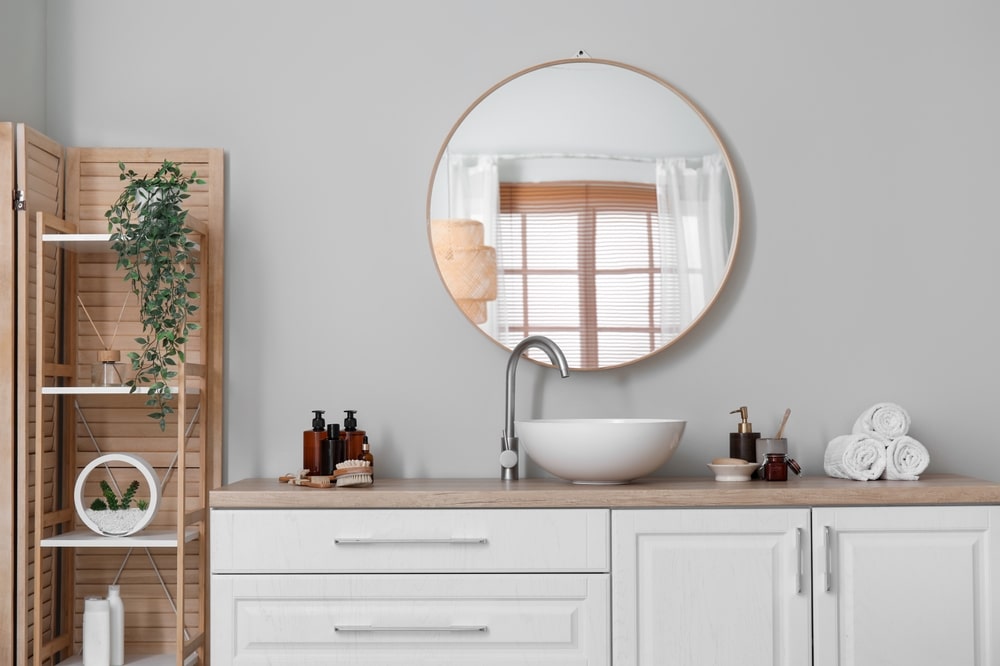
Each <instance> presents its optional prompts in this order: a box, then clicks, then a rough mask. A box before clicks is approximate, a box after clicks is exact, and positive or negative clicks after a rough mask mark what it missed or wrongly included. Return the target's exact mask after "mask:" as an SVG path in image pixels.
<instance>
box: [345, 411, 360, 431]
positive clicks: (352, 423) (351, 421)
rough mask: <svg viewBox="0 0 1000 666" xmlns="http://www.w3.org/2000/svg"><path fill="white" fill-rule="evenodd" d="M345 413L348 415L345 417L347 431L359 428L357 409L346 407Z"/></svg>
mask: <svg viewBox="0 0 1000 666" xmlns="http://www.w3.org/2000/svg"><path fill="white" fill-rule="evenodd" d="M344 413H345V414H347V416H346V417H345V418H344V430H346V431H347V432H353V431H355V430H357V429H358V420H357V419H356V418H354V415H355V414H357V413H358V410H356V409H345V410H344Z"/></svg>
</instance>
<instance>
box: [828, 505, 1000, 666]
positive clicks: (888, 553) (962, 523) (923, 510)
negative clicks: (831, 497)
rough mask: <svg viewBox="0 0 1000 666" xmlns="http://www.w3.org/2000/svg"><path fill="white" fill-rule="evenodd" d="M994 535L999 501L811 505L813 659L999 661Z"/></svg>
mask: <svg viewBox="0 0 1000 666" xmlns="http://www.w3.org/2000/svg"><path fill="white" fill-rule="evenodd" d="M998 542H1000V507H998V506H948V507H932V506H924V507H864V508H817V509H813V566H812V569H813V577H814V583H813V626H814V631H815V638H814V640H815V660H814V662H813V663H814V664H815V666H846V665H848V664H850V665H852V666H881V665H882V664H906V665H907V666H939V665H941V664H948V666H994V665H996V664H998V663H1000V543H998Z"/></svg>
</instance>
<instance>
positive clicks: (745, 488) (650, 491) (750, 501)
mask: <svg viewBox="0 0 1000 666" xmlns="http://www.w3.org/2000/svg"><path fill="white" fill-rule="evenodd" d="M919 504H1000V484H998V483H993V482H990V481H982V480H979V479H972V478H969V477H964V476H954V475H945V474H929V475H926V476H925V477H923V478H921V479H920V480H919V481H847V480H844V479H833V478H830V477H826V476H814V477H810V476H806V477H802V478H795V477H793V478H791V479H789V480H788V481H787V482H785V483H779V482H774V483H771V482H766V481H750V482H747V483H720V482H717V481H714V480H712V479H708V478H650V479H641V480H639V481H636V482H633V483H630V484H627V485H619V486H586V485H574V484H571V483H567V482H565V481H560V480H558V479H524V480H521V481H513V482H504V481H500V480H499V479H383V478H377V479H376V480H375V483H374V485H372V486H368V487H362V488H358V487H348V488H304V487H299V486H292V485H289V484H286V483H280V482H279V481H278V480H277V479H276V478H275V479H246V480H243V481H237V482H236V483H232V484H229V485H226V486H223V487H221V488H217V489H215V490H212V491H211V492H210V493H209V506H211V507H212V508H214V509H380V508H394V509H396V508H400V509H422V508H433V509H455V508H492V509H502V508H525V507H528V508H532V507H533V508H570V507H600V508H624V507H748V506H801V507H810V506H858V505H882V506H886V505H919Z"/></svg>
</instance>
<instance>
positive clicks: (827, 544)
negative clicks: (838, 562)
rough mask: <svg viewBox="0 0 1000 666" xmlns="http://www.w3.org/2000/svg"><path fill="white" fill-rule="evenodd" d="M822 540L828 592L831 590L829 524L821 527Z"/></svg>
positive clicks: (831, 547) (831, 540)
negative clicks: (824, 551)
mask: <svg viewBox="0 0 1000 666" xmlns="http://www.w3.org/2000/svg"><path fill="white" fill-rule="evenodd" d="M823 541H824V544H823V545H824V549H825V550H826V563H825V571H824V573H825V574H826V591H827V592H830V591H831V590H833V530H831V529H830V526H829V525H825V526H824V527H823Z"/></svg>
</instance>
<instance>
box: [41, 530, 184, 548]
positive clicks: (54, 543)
mask: <svg viewBox="0 0 1000 666" xmlns="http://www.w3.org/2000/svg"><path fill="white" fill-rule="evenodd" d="M197 538H198V528H197V527H188V528H186V529H185V530H184V541H185V542H191V541H194V540H195V539H197ZM41 545H42V547H45V548H176V547H177V533H176V532H175V531H174V530H143V531H142V532H139V533H138V534H133V535H132V536H122V537H115V536H101V535H100V534H95V533H94V532H91V531H90V530H88V529H79V530H73V531H72V532H67V533H66V534H58V535H56V536H53V537H48V538H47V539H42V542H41Z"/></svg>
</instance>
